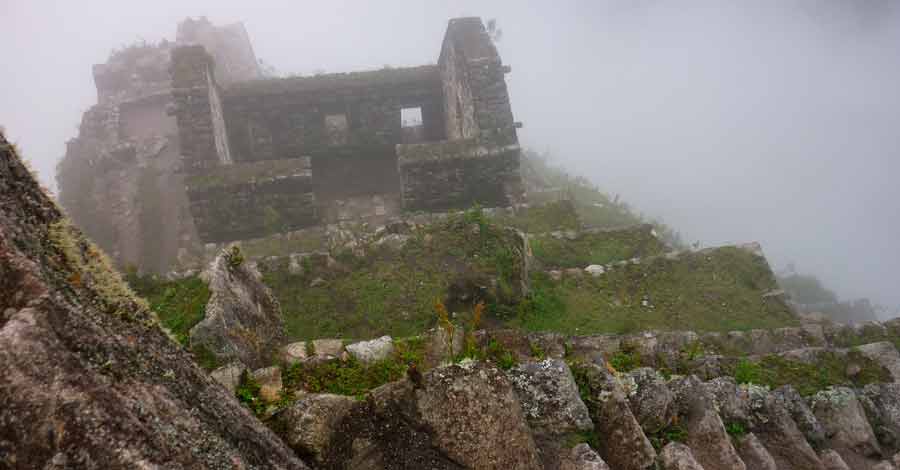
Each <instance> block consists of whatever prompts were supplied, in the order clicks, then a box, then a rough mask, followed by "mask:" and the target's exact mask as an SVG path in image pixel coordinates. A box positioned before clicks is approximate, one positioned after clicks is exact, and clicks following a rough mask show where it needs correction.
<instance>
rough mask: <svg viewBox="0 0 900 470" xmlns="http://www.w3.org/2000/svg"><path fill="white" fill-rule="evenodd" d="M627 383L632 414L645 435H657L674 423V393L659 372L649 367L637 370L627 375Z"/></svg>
mask: <svg viewBox="0 0 900 470" xmlns="http://www.w3.org/2000/svg"><path fill="white" fill-rule="evenodd" d="M625 383H626V389H627V390H626V392H627V394H628V402H629V403H630V404H631V412H632V413H633V414H634V417H635V419H637V421H638V423H639V424H640V425H641V428H643V430H644V432H645V433H650V434H652V433H655V432H657V431H659V430H661V429H663V428H665V427H666V426H668V425H669V424H670V423H671V422H672V419H673V418H674V416H675V412H674V411H675V410H674V407H673V406H672V401H673V396H672V392H671V391H670V390H669V388H668V387H667V386H666V382H665V380H663V378H662V376H661V375H660V374H659V372H657V371H656V370H654V369H651V368H649V367H642V368H639V369H635V370H633V371H631V372H629V373H628V374H627V378H626V382H625Z"/></svg>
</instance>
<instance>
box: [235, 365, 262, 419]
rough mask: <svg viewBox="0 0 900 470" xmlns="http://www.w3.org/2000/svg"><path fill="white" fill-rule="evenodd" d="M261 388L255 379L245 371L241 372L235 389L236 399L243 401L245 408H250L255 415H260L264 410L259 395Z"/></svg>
mask: <svg viewBox="0 0 900 470" xmlns="http://www.w3.org/2000/svg"><path fill="white" fill-rule="evenodd" d="M261 388H262V387H261V386H260V385H259V383H257V382H256V379H254V378H253V376H251V375H250V374H249V373H248V372H247V371H244V372H243V373H242V374H241V380H240V382H239V383H238V387H237V389H236V390H235V395H236V396H237V399H238V401H239V402H241V403H243V404H244V406H246V407H247V408H250V411H252V412H253V414H255V415H256V416H260V415H262V414H263V413H264V412H265V410H266V404H265V401H263V399H262V397H260V396H259V391H260V389H261Z"/></svg>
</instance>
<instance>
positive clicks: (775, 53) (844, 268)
mask: <svg viewBox="0 0 900 470" xmlns="http://www.w3.org/2000/svg"><path fill="white" fill-rule="evenodd" d="M2 3H3V4H2V5H0V11H3V12H4V17H5V19H6V21H5V24H6V27H7V30H6V34H5V40H4V43H3V51H4V59H5V62H6V68H5V72H4V73H3V74H0V125H3V126H4V127H5V129H6V132H7V134H8V137H9V138H11V139H12V140H14V141H16V142H17V143H18V144H19V146H20V148H21V149H22V152H23V153H24V155H25V156H27V157H28V158H29V159H30V160H31V164H32V166H33V167H34V168H35V169H36V170H37V171H38V174H39V176H40V179H41V181H42V182H43V183H44V184H45V185H47V186H48V187H49V188H51V189H52V188H53V187H54V186H55V183H54V178H55V165H56V162H57V161H58V160H59V158H60V157H61V156H62V155H63V153H64V152H65V141H66V140H67V139H70V138H72V137H74V136H75V135H76V134H77V125H78V123H79V121H80V119H81V114H82V113H83V112H84V111H85V110H86V109H87V108H88V107H89V106H91V104H93V103H94V102H95V101H96V89H95V87H94V84H93V79H92V76H91V65H92V64H95V63H102V62H104V61H105V60H106V59H107V57H108V55H109V52H110V51H111V50H112V49H115V48H119V47H122V46H125V45H129V44H132V43H134V42H136V41H138V42H139V41H142V40H145V41H147V42H152V43H155V42H158V41H159V40H160V39H162V38H168V39H170V40H171V39H173V38H174V34H175V26H176V23H177V22H178V21H180V20H182V19H184V18H185V17H187V16H195V17H196V16H201V15H205V16H208V17H209V18H210V20H211V21H213V22H214V23H216V24H227V23H230V22H235V21H243V22H244V24H245V26H246V28H247V30H248V32H249V35H250V39H251V41H252V43H253V46H254V49H255V53H256V55H257V56H258V57H259V58H261V59H262V60H264V61H265V63H266V64H268V65H271V66H273V67H275V68H276V69H277V70H278V72H279V73H281V74H285V75H286V74H304V75H308V74H313V73H316V72H319V71H328V72H340V71H349V70H357V69H369V68H379V67H382V66H384V65H391V66H404V65H417V64H422V63H433V62H435V61H436V59H437V55H438V52H439V48H440V41H441V37H442V35H443V31H444V29H445V28H446V23H447V20H448V19H449V18H451V17H457V16H481V17H483V18H485V19H487V18H496V19H497V21H498V23H499V26H500V28H501V29H502V31H503V35H502V38H501V40H500V41H499V42H498V44H497V46H498V48H499V50H500V54H501V57H503V59H504V62H505V63H507V64H509V65H510V66H511V67H512V73H511V74H509V75H508V76H507V80H508V84H509V87H510V96H511V100H512V107H513V113H514V114H515V116H516V119H517V120H518V121H522V122H523V124H524V127H523V128H522V129H521V130H520V134H519V135H520V138H521V140H522V142H523V144H524V145H525V146H527V147H531V148H533V149H535V150H538V151H546V152H548V153H549V154H550V155H552V158H553V161H555V162H556V163H558V164H559V165H561V166H564V167H566V168H567V169H569V171H571V172H572V173H573V174H577V175H583V176H585V177H587V178H589V179H590V180H592V181H594V182H595V183H597V184H598V185H599V186H600V187H601V188H603V189H604V190H605V191H607V192H609V193H611V194H618V195H620V197H621V198H622V199H624V200H626V201H628V202H629V203H630V204H631V205H632V206H633V207H634V208H636V209H637V210H640V211H641V212H643V213H645V214H646V215H647V216H648V217H652V218H661V219H662V220H664V221H665V222H666V223H667V224H669V225H671V226H672V227H674V228H675V229H677V230H679V231H680V232H681V233H682V235H683V236H684V237H685V239H686V240H687V241H691V242H693V241H697V242H700V243H701V244H702V245H704V246H712V245H721V244H727V243H736V242H745V241H759V242H760V243H761V244H762V245H763V249H764V250H765V252H766V254H767V256H768V258H769V260H770V262H772V263H773V264H774V267H775V268H776V269H782V268H784V267H785V266H786V265H787V264H788V263H794V264H796V266H797V268H798V270H800V271H803V272H809V273H812V274H815V275H816V276H818V277H820V278H821V279H822V280H823V281H824V282H825V283H826V284H827V285H828V286H829V287H831V288H833V289H834V290H835V291H837V292H838V294H839V295H840V296H841V297H843V298H854V297H869V298H871V299H872V300H873V301H874V302H876V303H881V304H884V305H886V306H891V307H893V308H894V309H896V306H898V305H900V289H898V288H897V274H896V273H897V272H898V271H900V249H898V247H897V245H896V242H897V240H898V239H900V217H898V216H900V197H898V196H900V189H898V185H897V184H896V179H895V178H896V175H898V174H900V8H898V7H895V6H894V5H895V3H894V2H891V1H837V0H833V1H826V0H796V1H775V0H771V1H770V0H763V1H756V0H754V1H751V0H747V1H743V2H721V1H680V2H665V1H655V0H644V1H634V0H609V1H584V2H554V3H552V4H551V3H548V2H541V3H538V2H534V3H530V4H525V3H524V2H513V1H510V2H490V3H488V2H479V1H458V2H452V3H450V2H446V3H437V2H412V1H408V2H390V3H385V2H378V3H369V2H316V3H311V2H310V3H306V2H304V3H299V2H265V1H262V0H260V1H256V2H227V1H198V2H184V1H178V2H176V1H169V0H161V1H155V2H146V3H143V4H141V3H136V2H112V1H93V2H87V3H85V2H76V3H73V2H65V1H58V2H53V1H46V0H37V1H29V2H15V3H14V2H13V1H12V0H2Z"/></svg>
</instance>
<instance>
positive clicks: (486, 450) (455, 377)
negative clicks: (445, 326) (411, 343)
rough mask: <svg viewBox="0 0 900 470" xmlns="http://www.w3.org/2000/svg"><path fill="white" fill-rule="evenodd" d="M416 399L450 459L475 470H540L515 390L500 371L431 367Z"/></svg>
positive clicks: (483, 367) (474, 365)
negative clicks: (508, 469) (479, 469)
mask: <svg viewBox="0 0 900 470" xmlns="http://www.w3.org/2000/svg"><path fill="white" fill-rule="evenodd" d="M415 399H416V401H415V406H416V410H417V411H418V415H419V416H420V418H421V422H422V423H423V424H425V425H427V426H428V427H429V428H430V429H432V430H433V438H434V444H435V445H436V446H437V447H438V448H439V449H441V451H442V452H443V453H444V454H445V455H447V457H449V458H450V459H452V460H454V461H456V462H459V463H461V464H463V465H465V466H467V467H470V468H483V469H497V470H500V469H507V468H516V469H522V470H527V469H539V468H540V463H539V462H540V461H539V459H538V454H537V448H536V446H535V444H534V441H533V440H532V437H531V433H530V431H529V429H528V426H527V424H526V421H525V416H524V413H523V412H522V408H521V406H520V405H519V401H518V398H517V397H516V393H515V391H514V389H513V386H512V385H511V384H510V382H509V380H508V379H507V378H506V376H505V374H504V373H503V372H502V371H501V370H499V369H497V368H496V367H494V366H492V365H489V364H485V363H479V362H463V363H462V364H459V365H451V366H447V367H439V368H437V369H432V370H431V371H428V372H427V373H426V374H425V376H424V384H423V387H422V389H420V390H417V391H416V394H415ZM474 436H477V438H475V439H473V437H474Z"/></svg>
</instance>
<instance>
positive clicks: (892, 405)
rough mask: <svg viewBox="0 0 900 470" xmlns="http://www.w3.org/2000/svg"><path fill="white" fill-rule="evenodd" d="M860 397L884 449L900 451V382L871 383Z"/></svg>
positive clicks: (892, 451) (890, 451)
mask: <svg viewBox="0 0 900 470" xmlns="http://www.w3.org/2000/svg"><path fill="white" fill-rule="evenodd" d="M858 398H859V401H860V403H862V405H863V408H864V409H865V411H866V417H867V418H868V420H869V424H870V425H871V426H872V430H873V431H874V432H875V437H877V438H878V442H879V444H881V446H882V450H884V451H886V452H888V453H894V452H898V451H900V384H898V383H889V384H869V385H866V386H865V387H864V388H863V389H862V391H861V392H860V394H859V396H858Z"/></svg>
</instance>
